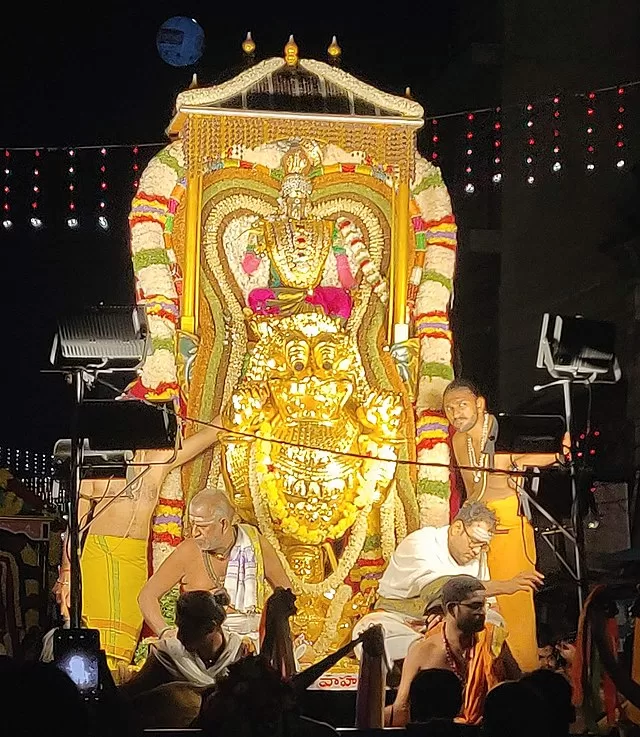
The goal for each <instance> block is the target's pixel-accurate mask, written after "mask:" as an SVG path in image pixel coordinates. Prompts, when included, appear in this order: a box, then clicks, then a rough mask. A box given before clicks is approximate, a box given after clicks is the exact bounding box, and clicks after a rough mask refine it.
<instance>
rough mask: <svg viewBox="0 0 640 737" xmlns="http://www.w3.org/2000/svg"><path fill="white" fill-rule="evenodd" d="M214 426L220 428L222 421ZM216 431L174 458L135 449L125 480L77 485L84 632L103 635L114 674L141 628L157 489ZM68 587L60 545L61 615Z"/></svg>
mask: <svg viewBox="0 0 640 737" xmlns="http://www.w3.org/2000/svg"><path fill="white" fill-rule="evenodd" d="M212 424H213V425H218V426H222V424H221V421H220V419H219V418H218V419H217V420H214V421H213V423H212ZM219 432H220V431H219V430H218V429H217V428H216V427H212V426H207V427H205V428H204V429H203V430H200V431H199V432H196V433H194V434H193V435H191V436H190V437H188V438H187V439H186V440H184V441H183V444H182V448H181V449H180V450H179V451H178V453H175V452H174V451H172V450H146V451H139V452H137V453H136V454H135V456H134V460H133V463H132V464H131V465H130V466H129V469H128V470H127V478H126V479H117V480H115V479H114V480H108V479H97V480H92V481H83V482H82V484H81V487H80V502H79V505H78V517H79V521H80V531H81V535H82V536H83V537H84V536H85V534H86V537H85V541H84V545H83V549H82V555H81V561H80V567H81V571H82V611H83V617H84V619H85V621H86V622H87V625H88V626H89V627H91V628H94V629H98V630H100V640H101V646H102V648H103V649H104V650H105V652H106V655H107V662H108V663H109V667H110V668H112V669H117V667H118V665H119V664H125V665H128V664H129V663H130V662H131V660H132V658H133V655H134V653H135V649H136V646H137V643H138V638H139V636H140V631H141V629H142V624H143V619H142V615H141V614H140V609H139V607H138V603H137V597H138V594H139V592H140V590H141V589H142V587H143V586H144V584H145V583H146V581H147V579H148V541H149V529H150V525H151V517H152V515H153V512H154V509H155V508H156V505H157V502H158V496H159V494H160V489H161V488H162V484H163V482H164V480H165V479H166V477H167V475H168V474H169V473H170V472H171V471H172V470H174V469H175V468H178V467H179V466H181V465H182V464H184V463H187V462H188V461H190V460H192V459H193V458H195V457H196V456H197V455H199V454H200V453H202V452H203V451H204V450H206V449H207V448H208V447H209V446H211V445H213V444H214V443H215V442H216V440H217V438H218V434H219ZM174 456H175V457H174ZM138 464H140V465H138ZM143 472H144V473H143ZM141 474H142V475H141ZM131 482H132V483H131ZM129 483H130V484H131V486H130V487H129V488H128V489H126V490H125V487H126V486H127V484H129ZM69 584H70V565H69V557H68V554H67V550H66V546H65V548H64V553H63V559H62V564H61V566H60V575H59V577H58V581H57V583H56V586H55V587H54V593H55V595H56V599H57V600H58V603H59V605H60V609H61V612H62V615H63V616H64V617H65V618H68V611H69V589H70V585H69Z"/></svg>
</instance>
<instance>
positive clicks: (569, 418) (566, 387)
mask: <svg viewBox="0 0 640 737" xmlns="http://www.w3.org/2000/svg"><path fill="white" fill-rule="evenodd" d="M572 383H574V382H573V381H572V380H571V379H569V378H566V379H556V380H555V381H550V382H549V383H548V384H542V385H538V386H535V387H534V388H533V389H534V391H542V390H543V389H548V388H550V387H552V386H562V395H563V400H564V416H565V422H566V427H567V432H568V433H569V437H570V438H574V437H575V435H574V432H573V431H574V427H573V407H572V403H571V385H572ZM580 383H585V382H580ZM573 445H574V444H573V440H572V441H571V446H572V447H571V452H570V455H569V464H568V465H569V478H570V480H571V528H572V530H573V534H567V530H566V528H564V527H563V526H562V525H561V524H560V523H559V522H558V521H556V520H554V519H553V518H552V517H551V516H550V515H548V514H546V512H544V510H543V513H544V514H545V516H546V517H547V518H548V519H549V520H550V521H552V522H553V523H554V524H555V526H556V527H557V528H558V529H559V530H560V531H562V532H563V533H564V534H565V537H566V538H567V539H568V540H569V542H570V543H572V545H573V550H574V568H571V566H570V565H569V563H568V562H567V561H566V559H565V558H564V557H563V556H562V555H560V553H559V552H558V550H557V549H556V548H555V546H554V545H553V543H551V542H550V541H549V540H548V538H547V536H545V535H544V534H543V535H542V539H543V540H544V541H545V542H546V543H547V544H548V545H549V546H550V547H551V549H552V550H553V552H554V554H555V556H556V558H558V560H559V561H560V562H561V563H562V564H563V565H564V567H565V569H566V570H567V571H568V572H569V573H570V574H571V576H572V578H574V580H575V581H576V583H577V585H578V606H579V608H580V610H582V605H583V604H584V600H585V598H586V595H587V590H588V583H587V579H586V565H585V554H584V520H583V515H582V505H581V495H580V490H579V489H578V480H577V474H576V463H575V448H574V447H573ZM529 498H530V499H531V497H529ZM535 506H536V508H537V509H538V510H541V509H542V508H541V507H540V506H539V505H538V504H537V503H536V504H535Z"/></svg>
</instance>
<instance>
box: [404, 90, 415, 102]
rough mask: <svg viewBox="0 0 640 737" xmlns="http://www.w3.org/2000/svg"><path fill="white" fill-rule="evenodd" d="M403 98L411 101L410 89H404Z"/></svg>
mask: <svg viewBox="0 0 640 737" xmlns="http://www.w3.org/2000/svg"><path fill="white" fill-rule="evenodd" d="M404 96H405V97H406V98H407V100H413V97H411V87H407V88H406V89H405V91H404Z"/></svg>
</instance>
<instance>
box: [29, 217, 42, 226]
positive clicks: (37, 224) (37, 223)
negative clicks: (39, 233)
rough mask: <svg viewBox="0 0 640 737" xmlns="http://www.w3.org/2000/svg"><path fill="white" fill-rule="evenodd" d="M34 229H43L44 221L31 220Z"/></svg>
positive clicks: (38, 219)
mask: <svg viewBox="0 0 640 737" xmlns="http://www.w3.org/2000/svg"><path fill="white" fill-rule="evenodd" d="M29 222H30V223H31V225H32V227H34V228H41V227H42V220H40V218H31V220H30V221H29Z"/></svg>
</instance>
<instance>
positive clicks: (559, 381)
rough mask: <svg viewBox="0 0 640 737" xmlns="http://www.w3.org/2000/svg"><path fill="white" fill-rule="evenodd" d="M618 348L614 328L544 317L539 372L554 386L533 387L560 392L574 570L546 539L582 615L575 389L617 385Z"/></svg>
mask: <svg viewBox="0 0 640 737" xmlns="http://www.w3.org/2000/svg"><path fill="white" fill-rule="evenodd" d="M614 346H615V326H614V325H613V324H612V323H608V322H599V321H594V320H585V319H584V318H582V317H579V316H578V317H566V316H562V315H554V316H552V315H550V314H549V313H546V314H545V315H544V316H543V319H542V329H541V333H540V341H539V344H538V357H537V361H536V366H537V367H538V368H546V369H547V371H548V373H549V375H550V376H551V377H552V378H553V379H554V380H553V381H551V382H549V383H548V384H543V385H538V386H535V387H534V391H541V390H543V389H548V388H549V387H552V386H562V396H563V401H564V414H565V421H566V428H567V431H568V433H569V437H570V439H571V449H570V451H571V452H570V456H569V475H570V479H571V527H572V530H573V535H567V534H566V533H567V531H566V529H564V528H563V527H562V526H561V525H560V524H559V523H557V522H556V527H557V528H558V529H559V530H562V531H563V532H564V533H565V536H566V537H568V539H569V540H571V541H572V542H573V547H574V567H573V569H572V568H571V566H570V565H569V564H568V562H567V561H566V560H564V559H563V557H562V556H561V555H560V553H559V552H558V551H557V550H556V548H555V546H554V545H553V543H551V542H550V541H549V540H548V539H547V537H546V536H545V535H544V534H543V536H542V539H543V540H545V542H546V543H547V544H548V545H549V546H550V547H551V549H552V550H553V552H554V554H555V556H556V558H558V559H559V560H560V561H561V562H562V563H563V565H564V566H565V568H566V569H567V570H568V571H569V572H570V573H571V575H572V577H573V578H574V580H575V581H576V583H577V585H578V604H579V607H580V610H582V605H583V604H584V600H585V598H586V594H587V587H588V580H587V569H586V564H585V563H586V560H585V550H584V519H583V499H584V496H583V490H582V489H581V488H580V484H579V483H578V477H577V473H576V456H577V452H576V444H575V441H574V438H575V437H576V434H575V430H576V428H575V422H574V415H573V407H572V397H571V389H572V386H573V385H574V384H584V385H586V386H587V387H589V388H590V387H591V385H592V384H595V383H598V384H615V383H616V382H617V381H619V380H620V377H621V371H620V366H619V364H618V360H617V358H616V357H615V353H614ZM536 506H537V505H536ZM547 516H548V515H547Z"/></svg>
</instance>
